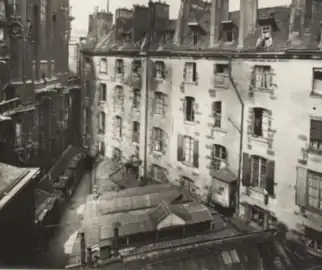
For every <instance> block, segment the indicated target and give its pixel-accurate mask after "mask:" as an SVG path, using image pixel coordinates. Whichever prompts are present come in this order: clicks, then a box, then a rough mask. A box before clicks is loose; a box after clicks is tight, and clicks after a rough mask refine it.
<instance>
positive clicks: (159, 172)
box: [152, 165, 166, 182]
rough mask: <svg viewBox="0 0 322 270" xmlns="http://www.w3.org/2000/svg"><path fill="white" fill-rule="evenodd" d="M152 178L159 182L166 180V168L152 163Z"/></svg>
mask: <svg viewBox="0 0 322 270" xmlns="http://www.w3.org/2000/svg"><path fill="white" fill-rule="evenodd" d="M152 178H153V180H155V181H157V182H164V181H165V180H166V179H165V175H164V168H162V167H160V166H158V165H152Z"/></svg>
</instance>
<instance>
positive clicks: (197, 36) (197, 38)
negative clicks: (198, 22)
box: [192, 31, 199, 46]
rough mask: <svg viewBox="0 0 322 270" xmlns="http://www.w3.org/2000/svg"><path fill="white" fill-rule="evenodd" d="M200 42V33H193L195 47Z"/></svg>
mask: <svg viewBox="0 0 322 270" xmlns="http://www.w3.org/2000/svg"><path fill="white" fill-rule="evenodd" d="M198 41H199V33H198V32H197V31H193V32H192V42H193V45H194V46H195V45H197V43H198Z"/></svg>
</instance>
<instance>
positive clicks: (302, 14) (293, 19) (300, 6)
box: [289, 0, 316, 40]
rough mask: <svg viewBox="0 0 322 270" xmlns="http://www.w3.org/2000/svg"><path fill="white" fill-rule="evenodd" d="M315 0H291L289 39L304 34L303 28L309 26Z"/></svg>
mask: <svg viewBox="0 0 322 270" xmlns="http://www.w3.org/2000/svg"><path fill="white" fill-rule="evenodd" d="M315 5H316V1H315V0H292V3H291V15H290V25H289V40H294V39H297V38H300V37H303V35H304V29H305V28H306V27H310V26H311V22H312V16H314V15H315V14H314V13H315Z"/></svg>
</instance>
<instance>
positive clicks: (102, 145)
mask: <svg viewBox="0 0 322 270" xmlns="http://www.w3.org/2000/svg"><path fill="white" fill-rule="evenodd" d="M98 153H99V154H100V155H102V156H105V143H104V142H98Z"/></svg>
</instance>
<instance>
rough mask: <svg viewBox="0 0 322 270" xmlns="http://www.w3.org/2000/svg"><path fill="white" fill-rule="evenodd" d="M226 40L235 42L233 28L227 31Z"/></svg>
mask: <svg viewBox="0 0 322 270" xmlns="http://www.w3.org/2000/svg"><path fill="white" fill-rule="evenodd" d="M225 41H226V42H233V41H234V34H233V31H232V30H226V31H225Z"/></svg>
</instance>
